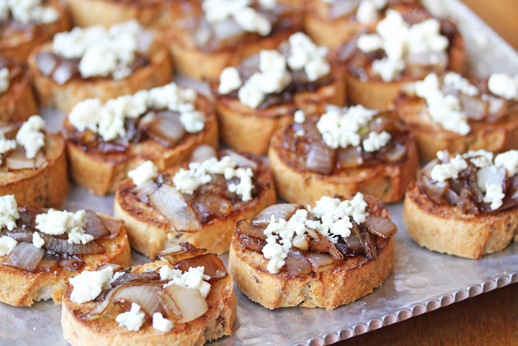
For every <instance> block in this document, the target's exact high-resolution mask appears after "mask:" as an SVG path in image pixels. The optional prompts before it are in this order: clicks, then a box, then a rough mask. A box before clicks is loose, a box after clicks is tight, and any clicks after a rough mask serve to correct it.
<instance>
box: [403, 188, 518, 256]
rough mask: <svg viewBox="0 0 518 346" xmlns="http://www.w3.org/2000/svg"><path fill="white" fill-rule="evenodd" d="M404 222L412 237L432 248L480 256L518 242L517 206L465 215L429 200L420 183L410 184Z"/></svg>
mask: <svg viewBox="0 0 518 346" xmlns="http://www.w3.org/2000/svg"><path fill="white" fill-rule="evenodd" d="M403 223H404V224H405V227H406V230H407V232H408V234H409V235H410V237H412V239H414V241H415V242H416V243H417V244H419V245H420V246H424V247H426V248H428V249H430V250H432V251H437V252H443V253H447V254H450V255H455V256H459V257H466V258H473V259H479V258H480V257H481V256H482V255H485V254H489V253H492V252H496V251H501V250H503V249H504V248H505V247H506V246H508V245H509V243H510V242H511V241H512V240H513V238H514V240H515V241H518V210H517V209H516V208H513V209H510V210H507V211H502V212H498V213H495V214H484V215H479V216H475V215H465V214H462V212H461V211H460V209H459V208H458V207H453V206H451V205H446V206H440V205H437V204H435V203H433V202H432V201H430V200H429V199H428V196H426V194H425V193H423V192H422V191H421V189H420V188H419V186H418V185H417V184H416V183H413V184H411V185H410V186H409V188H408V191H407V193H406V197H405V203H404V207H403Z"/></svg>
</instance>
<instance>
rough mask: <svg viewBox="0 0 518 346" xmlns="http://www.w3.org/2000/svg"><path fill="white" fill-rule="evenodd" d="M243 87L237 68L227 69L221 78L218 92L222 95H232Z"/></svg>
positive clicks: (222, 72)
mask: <svg viewBox="0 0 518 346" xmlns="http://www.w3.org/2000/svg"><path fill="white" fill-rule="evenodd" d="M242 85H243V81H241V77H240V76H239V72H238V71H237V69H236V68H235V67H226V68H225V69H224V70H223V71H221V75H220V76H219V86H218V92H219V93H220V94H222V95H227V94H230V93H231V92H232V91H234V90H237V89H239V88H240V87H241V86H242Z"/></svg>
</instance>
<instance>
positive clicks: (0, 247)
mask: <svg viewBox="0 0 518 346" xmlns="http://www.w3.org/2000/svg"><path fill="white" fill-rule="evenodd" d="M16 245H18V242H17V241H16V240H14V239H13V238H11V237H8V236H3V237H0V256H5V255H7V254H8V253H9V252H11V251H12V250H13V249H14V248H15V247H16Z"/></svg>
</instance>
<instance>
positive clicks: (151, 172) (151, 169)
mask: <svg viewBox="0 0 518 346" xmlns="http://www.w3.org/2000/svg"><path fill="white" fill-rule="evenodd" d="M128 177H130V178H131V179H133V183H134V184H135V185H137V186H139V185H142V184H144V183H145V182H147V181H149V180H152V179H155V178H156V177H158V167H157V166H156V165H155V164H154V163H153V161H146V162H144V163H143V164H141V165H140V166H138V167H137V168H135V169H134V170H132V171H129V172H128Z"/></svg>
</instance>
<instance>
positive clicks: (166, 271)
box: [160, 265, 182, 281]
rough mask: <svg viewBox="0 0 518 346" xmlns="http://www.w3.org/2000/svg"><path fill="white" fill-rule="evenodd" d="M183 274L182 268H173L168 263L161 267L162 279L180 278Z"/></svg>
mask: <svg viewBox="0 0 518 346" xmlns="http://www.w3.org/2000/svg"><path fill="white" fill-rule="evenodd" d="M181 276H182V271H181V270H180V269H173V268H171V267H170V266H168V265H165V266H163V267H162V268H160V280H162V281H170V280H173V279H174V278H179V277H181Z"/></svg>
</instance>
